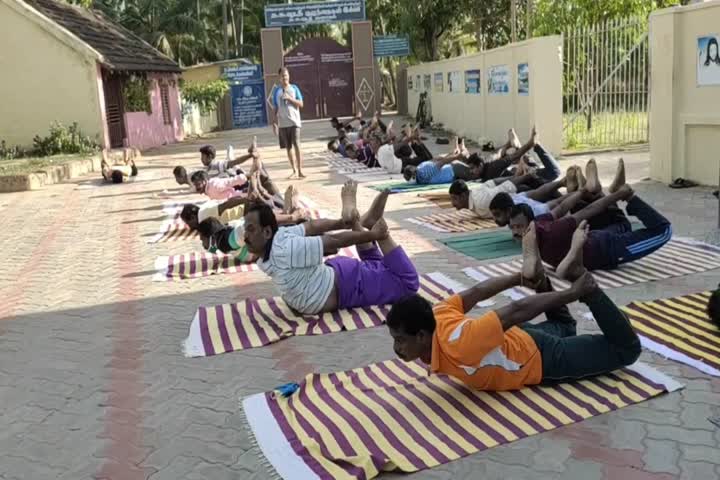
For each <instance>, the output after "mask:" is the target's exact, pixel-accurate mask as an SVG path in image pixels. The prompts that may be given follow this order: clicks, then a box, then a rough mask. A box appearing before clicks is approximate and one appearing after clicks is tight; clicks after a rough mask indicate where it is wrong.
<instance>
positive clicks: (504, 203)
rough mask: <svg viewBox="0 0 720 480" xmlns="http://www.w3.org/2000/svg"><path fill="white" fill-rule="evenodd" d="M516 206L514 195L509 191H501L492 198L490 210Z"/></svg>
mask: <svg viewBox="0 0 720 480" xmlns="http://www.w3.org/2000/svg"><path fill="white" fill-rule="evenodd" d="M514 206H515V202H513V199H512V197H511V196H510V194H509V193H507V192H500V193H498V194H497V195H495V196H494V197H493V199H492V200H490V205H489V207H490V210H507V209H512V207H514Z"/></svg>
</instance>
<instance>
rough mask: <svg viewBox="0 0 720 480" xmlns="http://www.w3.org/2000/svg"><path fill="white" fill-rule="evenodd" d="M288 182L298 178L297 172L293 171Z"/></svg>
mask: <svg viewBox="0 0 720 480" xmlns="http://www.w3.org/2000/svg"><path fill="white" fill-rule="evenodd" d="M287 178H288V180H292V179H293V178H297V172H296V171H295V170H293V172H292V173H291V174H290V176H288V177H287Z"/></svg>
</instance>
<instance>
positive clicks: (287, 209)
mask: <svg viewBox="0 0 720 480" xmlns="http://www.w3.org/2000/svg"><path fill="white" fill-rule="evenodd" d="M294 191H295V187H294V186H293V185H290V186H289V187H287V189H286V190H285V195H284V196H283V213H285V214H287V213H292V211H293V209H292V208H291V207H292V201H293V192H294Z"/></svg>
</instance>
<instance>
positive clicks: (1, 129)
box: [0, 3, 104, 146]
mask: <svg viewBox="0 0 720 480" xmlns="http://www.w3.org/2000/svg"><path fill="white" fill-rule="evenodd" d="M96 75H97V71H96V63H95V60H94V59H90V58H83V56H82V54H80V53H78V52H77V51H76V50H73V49H72V48H71V47H69V46H68V45H67V44H65V43H63V42H61V41H59V40H58V38H57V37H55V36H54V35H52V34H50V33H48V32H47V31H46V30H44V29H43V28H42V27H41V26H40V25H38V24H36V23H34V22H33V21H30V20H28V19H27V18H26V17H24V16H22V15H20V14H18V13H17V12H16V11H15V10H14V9H12V8H10V7H9V6H8V5H6V4H5V3H0V102H1V103H0V105H1V107H0V110H1V111H2V115H0V139H2V140H5V141H6V142H7V143H8V144H10V145H23V146H29V145H31V144H32V139H33V137H34V136H35V135H38V134H39V135H46V134H47V133H48V129H49V126H50V124H51V123H52V122H53V121H54V120H58V121H60V122H62V123H64V124H66V125H67V124H71V123H72V122H77V123H78V124H79V125H80V128H81V129H82V131H83V132H84V133H85V134H86V135H89V136H91V137H94V138H95V139H96V140H97V141H98V142H101V141H102V140H103V138H104V134H103V128H102V121H101V113H100V112H101V110H100V104H99V100H98V87H97V81H96V80H97V78H96Z"/></svg>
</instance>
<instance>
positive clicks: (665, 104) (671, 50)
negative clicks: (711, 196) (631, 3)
mask: <svg viewBox="0 0 720 480" xmlns="http://www.w3.org/2000/svg"><path fill="white" fill-rule="evenodd" d="M718 33H720V1H713V2H707V3H702V4H697V5H691V6H687V7H676V8H670V9H665V10H660V11H659V12H656V13H654V14H653V15H651V16H650V52H651V55H650V57H651V58H650V69H651V78H652V83H651V90H650V106H651V108H650V175H651V176H652V178H654V179H656V180H660V181H663V182H670V181H672V180H674V179H676V178H680V177H682V178H687V179H690V180H694V181H696V182H699V183H702V184H705V185H717V184H718V176H719V175H720V157H719V156H718V155H719V154H718V152H720V85H716V86H703V87H698V86H697V66H696V59H697V53H696V52H697V38H698V37H701V36H705V35H707V34H718Z"/></svg>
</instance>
